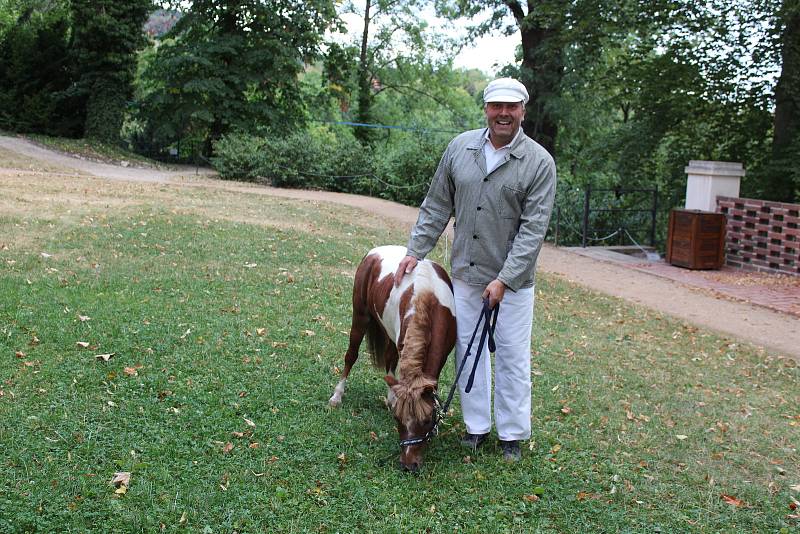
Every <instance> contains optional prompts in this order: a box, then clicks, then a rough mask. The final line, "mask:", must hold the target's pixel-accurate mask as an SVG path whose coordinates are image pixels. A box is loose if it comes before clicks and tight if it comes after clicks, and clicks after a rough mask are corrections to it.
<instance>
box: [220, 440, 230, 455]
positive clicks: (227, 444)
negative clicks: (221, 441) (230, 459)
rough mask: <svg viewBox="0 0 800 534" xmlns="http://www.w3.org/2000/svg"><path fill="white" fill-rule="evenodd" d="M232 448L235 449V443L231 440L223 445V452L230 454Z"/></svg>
mask: <svg viewBox="0 0 800 534" xmlns="http://www.w3.org/2000/svg"><path fill="white" fill-rule="evenodd" d="M232 450H233V443H231V442H230V441H229V442H228V443H226V444H225V446H224V447H222V452H223V453H224V454H228V453H229V452H231V451H232Z"/></svg>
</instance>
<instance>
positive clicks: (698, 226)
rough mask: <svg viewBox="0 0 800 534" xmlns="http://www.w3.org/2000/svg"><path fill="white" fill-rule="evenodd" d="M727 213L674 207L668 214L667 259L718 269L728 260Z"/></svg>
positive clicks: (698, 266) (682, 264)
mask: <svg viewBox="0 0 800 534" xmlns="http://www.w3.org/2000/svg"><path fill="white" fill-rule="evenodd" d="M726 222H727V221H726V218H725V215H724V214H722V213H711V212H708V211H700V210H682V209H674V210H672V211H671V212H670V214H669V232H668V234H667V262H669V263H670V264H672V265H677V266H679V267H686V268H688V269H719V268H720V267H722V265H723V264H724V263H725V225H726Z"/></svg>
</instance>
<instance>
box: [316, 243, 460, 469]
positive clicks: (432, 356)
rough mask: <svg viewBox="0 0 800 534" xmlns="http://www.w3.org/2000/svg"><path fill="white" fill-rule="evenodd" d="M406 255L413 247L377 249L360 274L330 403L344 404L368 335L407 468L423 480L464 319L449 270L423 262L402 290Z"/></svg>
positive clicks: (364, 259)
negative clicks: (444, 374)
mask: <svg viewBox="0 0 800 534" xmlns="http://www.w3.org/2000/svg"><path fill="white" fill-rule="evenodd" d="M405 256H406V248H405V247H400V246H383V247H377V248H374V249H372V250H370V251H369V252H368V253H367V255H366V256H364V258H363V259H362V260H361V263H360V264H359V266H358V268H357V269H356V274H355V279H354V281H353V319H352V324H351V326H350V343H349V346H348V348H347V352H346V353H345V356H344V370H343V371H342V374H341V377H340V379H339V382H338V384H337V385H336V387H335V389H334V391H333V395H332V396H331V398H330V400H329V404H330V405H331V406H333V407H337V406H339V405H341V403H342V395H343V394H344V390H345V384H346V382H347V377H348V376H349V375H350V371H351V369H352V368H353V364H355V362H356V360H357V359H358V351H359V348H360V346H361V342H362V340H363V339H364V336H365V335H366V337H367V349H368V352H369V353H370V355H371V356H372V363H373V365H374V366H375V367H377V368H379V369H381V368H382V369H383V370H384V371H385V373H386V375H385V376H384V380H385V381H386V384H387V385H388V386H389V390H388V393H387V395H386V398H387V405H388V407H389V409H390V410H391V412H392V415H393V416H394V418H395V420H396V422H397V432H398V434H399V436H400V465H401V467H402V468H403V469H405V470H407V471H411V472H414V473H416V472H418V471H419V469H420V467H421V466H422V457H423V453H424V450H425V448H426V446H427V443H428V441H430V439H431V438H432V437H433V435H435V433H436V427H437V424H438V413H437V406H438V397H437V396H436V391H437V386H438V381H439V374H440V373H441V371H442V367H444V364H445V362H446V361H447V356H448V355H449V354H450V352H451V351H452V350H453V346H454V345H455V339H456V316H455V299H454V297H453V284H452V282H451V281H450V277H449V276H448V275H447V272H446V271H445V270H444V269H443V268H442V266H441V265H439V264H437V263H435V262H432V261H430V260H422V261H420V262H418V263H417V266H416V268H415V269H414V270H413V271H411V273H409V274H406V275H405V276H403V279H402V282H401V283H400V285H399V286H396V285H395V272H396V271H397V267H398V265H399V264H400V261H401V260H402V259H403V258H404V257H405Z"/></svg>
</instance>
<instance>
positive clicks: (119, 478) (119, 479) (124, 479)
mask: <svg viewBox="0 0 800 534" xmlns="http://www.w3.org/2000/svg"><path fill="white" fill-rule="evenodd" d="M109 484H111V485H112V486H114V487H117V488H118V487H120V486H130V484H131V474H130V472H128V471H119V472H117V473H114V477H113V478H112V479H111V482H109Z"/></svg>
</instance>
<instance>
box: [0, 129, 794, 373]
mask: <svg viewBox="0 0 800 534" xmlns="http://www.w3.org/2000/svg"><path fill="white" fill-rule="evenodd" d="M0 147H2V148H5V149H7V150H11V151H13V152H16V153H18V154H21V155H23V156H25V157H28V158H32V159H36V160H40V161H43V162H46V163H48V164H53V165H58V166H59V167H67V168H71V169H75V170H76V171H78V172H80V173H84V174H91V175H94V176H98V177H103V178H108V179H113V180H130V181H137V182H156V183H171V184H175V185H182V186H191V187H207V188H216V189H224V190H232V191H247V192H250V193H252V194H260V195H268V196H277V197H284V198H293V199H300V200H310V201H322V202H333V203H338V204H344V205H348V206H351V207H355V208H359V209H363V210H366V211H368V212H371V213H375V214H377V215H380V216H381V217H386V218H390V219H393V220H395V221H397V222H400V223H401V224H402V225H404V226H406V227H407V228H409V229H410V227H411V225H413V224H414V222H415V221H416V218H417V210H416V209H415V208H411V207H408V206H403V205H401V204H397V203H394V202H389V201H386V200H381V199H375V198H370V197H362V196H357V195H348V194H343V193H331V192H325V191H303V190H287V189H276V188H272V187H264V186H258V185H253V184H242V183H235V182H222V181H219V180H214V179H213V178H212V177H209V173H208V171H203V170H201V171H200V172H199V173H198V172H196V169H195V168H194V167H184V168H179V169H177V170H175V171H163V170H153V169H140V168H134V167H119V166H116V165H109V164H104V163H96V162H92V161H88V160H83V159H77V158H74V157H70V156H66V155H63V154H60V153H56V152H53V151H51V150H47V149H45V148H42V147H40V146H37V145H35V144H33V143H31V142H29V141H26V140H24V139H20V138H16V137H8V136H0ZM539 269H540V270H541V271H544V272H547V273H551V274H555V275H558V276H561V277H564V278H565V279H567V280H569V281H572V282H575V283H577V284H580V285H582V286H585V287H588V288H590V289H593V290H596V291H600V292H602V293H606V294H608V295H612V296H615V297H619V298H622V299H625V300H628V301H630V302H633V303H636V304H639V305H641V306H646V307H648V308H652V309H655V310H658V311H661V312H663V313H666V314H669V315H672V316H674V317H677V318H679V319H682V320H685V321H687V322H689V323H691V324H695V325H698V326H703V327H706V328H709V329H711V330H714V331H716V332H718V333H721V334H723V335H724V336H727V337H730V338H732V339H737V340H741V341H748V342H751V343H753V344H755V345H758V346H762V347H765V348H767V349H770V350H771V351H774V352H776V353H778V354H782V355H786V356H791V357H793V358H795V359H798V360H800V319H798V318H796V317H793V316H791V315H788V314H782V313H778V312H774V311H771V310H768V309H765V308H763V307H759V306H754V305H751V304H748V303H745V302H736V301H732V300H725V299H721V298H719V297H718V296H714V295H710V294H706V293H704V292H701V291H698V290H697V289H696V288H692V287H690V286H687V285H684V284H681V283H678V282H675V281H672V280H667V279H664V278H659V277H657V276H653V275H649V274H647V273H644V272H641V271H636V270H632V269H629V268H626V267H624V266H620V265H616V264H614V263H610V262H605V261H598V260H596V259H592V258H589V257H585V256H581V255H579V254H575V253H572V252H569V251H567V250H565V249H562V248H555V247H552V246H549V245H547V246H545V248H544V250H543V251H542V254H541V256H540V261H539Z"/></svg>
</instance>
